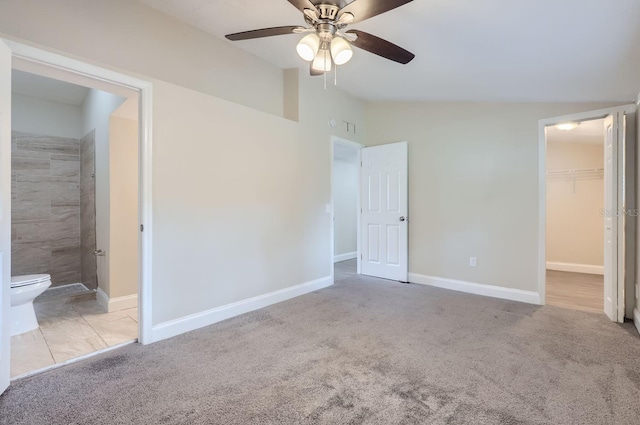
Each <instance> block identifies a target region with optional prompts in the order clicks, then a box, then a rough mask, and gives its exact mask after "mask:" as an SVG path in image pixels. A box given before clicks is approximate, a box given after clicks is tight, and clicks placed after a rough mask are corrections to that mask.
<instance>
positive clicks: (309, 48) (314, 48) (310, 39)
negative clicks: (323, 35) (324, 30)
mask: <svg viewBox="0 0 640 425" xmlns="http://www.w3.org/2000/svg"><path fill="white" fill-rule="evenodd" d="M319 48H320V38H319V37H318V36H317V35H316V34H308V35H305V36H304V37H303V38H302V40H300V42H299V43H298V46H296V51H297V52H298V55H299V56H300V57H301V58H302V59H304V60H306V61H307V62H311V61H312V60H313V59H314V58H315V57H316V54H317V53H318V49H319Z"/></svg>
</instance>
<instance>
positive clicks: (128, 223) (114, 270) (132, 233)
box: [107, 102, 139, 298]
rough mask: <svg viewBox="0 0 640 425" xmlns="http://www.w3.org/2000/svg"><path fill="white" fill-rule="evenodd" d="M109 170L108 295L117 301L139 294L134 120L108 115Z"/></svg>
mask: <svg viewBox="0 0 640 425" xmlns="http://www.w3.org/2000/svg"><path fill="white" fill-rule="evenodd" d="M135 103H136V104H137V102H135ZM123 106H124V105H123ZM116 114H117V111H116ZM109 167H110V173H109V179H110V184H109V187H110V196H111V202H110V205H109V207H110V214H109V219H110V226H109V245H110V255H109V279H110V280H109V288H108V292H107V295H108V296H109V298H118V297H124V296H128V295H134V294H137V293H138V271H139V269H138V264H139V261H138V252H139V250H138V235H139V230H138V225H139V218H138V121H137V120H132V119H128V118H122V117H119V116H117V115H115V114H114V115H112V116H111V120H110V123H109Z"/></svg>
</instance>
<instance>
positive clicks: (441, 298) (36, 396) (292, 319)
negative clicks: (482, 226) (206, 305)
mask: <svg viewBox="0 0 640 425" xmlns="http://www.w3.org/2000/svg"><path fill="white" fill-rule="evenodd" d="M351 267H352V265H351V263H346V264H343V265H340V266H339V270H338V271H337V273H336V277H337V279H338V282H337V284H336V285H334V286H332V287H330V288H327V289H324V290H322V291H318V292H315V293H312V294H308V295H306V296H303V297H299V298H297V299H293V300H290V301H287V302H284V303H281V304H277V305H274V306H271V307H269V308H265V309H263V310H260V311H256V312H253V313H249V314H246V315H243V316H241V317H237V318H234V319H231V320H227V321H225V322H222V323H219V324H217V325H214V326H210V327H208V328H205V329H202V330H199V331H195V332H191V333H189V334H187V335H182V336H179V337H176V338H173V339H170V340H167V341H163V342H160V343H157V344H154V345H151V346H146V347H143V346H140V345H132V346H128V347H125V348H122V349H120V350H117V351H115V352H111V353H107V354H104V355H100V356H97V357H95V358H92V359H91V360H88V361H84V362H81V363H78V364H75V365H71V366H68V367H65V368H62V369H58V370H55V371H52V372H49V373H46V374H42V375H39V376H36V377H33V378H28V379H25V380H22V381H19V382H16V383H14V384H13V385H12V387H11V389H10V390H9V392H8V393H7V394H5V395H4V396H2V397H1V398H0V423H2V424H7V425H8V424H11V425H16V424H29V425H38V424H47V425H51V424H56V425H57V424H91V425H98V424H110V425H111V424H243V425H244V424H320V423H326V424H334V423H336V424H360V423H363V424H581V425H586V424H599V425H600V424H625V425H626V424H640V338H639V337H638V335H637V333H636V332H635V330H634V328H633V327H632V326H630V325H622V326H620V325H616V324H613V323H610V322H609V321H608V320H607V319H606V318H605V317H604V316H603V315H597V314H591V313H584V312H578V311H571V310H565V309H560V308H557V307H542V308H540V307H536V306H532V305H526V304H520V303H515V302H508V301H501V300H497V299H491V298H484V297H479V296H473V295H467V294H462V293H456V292H451V291H446V290H441V289H436V288H430V287H424V286H418V285H406V284H401V283H393V282H388V281H383V280H378V279H372V278H364V277H354V276H353V274H352V270H351Z"/></svg>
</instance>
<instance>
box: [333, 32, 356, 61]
mask: <svg viewBox="0 0 640 425" xmlns="http://www.w3.org/2000/svg"><path fill="white" fill-rule="evenodd" d="M331 56H332V57H333V61H334V62H335V63H336V65H344V64H345V63H347V62H349V61H350V60H351V57H352V56H353V49H351V45H349V43H348V42H347V40H345V39H344V38H342V37H334V38H333V40H331Z"/></svg>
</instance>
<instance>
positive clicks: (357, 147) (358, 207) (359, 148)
mask: <svg viewBox="0 0 640 425" xmlns="http://www.w3.org/2000/svg"><path fill="white" fill-rule="evenodd" d="M335 143H337V144H339V145H343V146H346V147H349V148H352V149H355V150H356V152H357V154H358V159H357V161H358V163H361V162H362V149H363V148H365V147H366V146H365V145H363V144H361V143H358V142H354V141H351V140H347V139H343V138H341V137H338V136H331V140H330V144H331V146H330V149H329V150H330V155H331V173H330V174H331V178H330V183H331V251H330V252H331V279H333V278H334V262H333V259H334V257H335V245H334V244H335V237H336V235H335V203H334V199H333V197H334V195H335V194H334V193H333V154H334V144H335ZM360 180H361V177H360V168H358V194H357V195H356V211H357V214H356V215H357V231H356V238H357V240H358V244H357V256H356V261H357V264H358V266H357V273H358V274H361V272H362V263H361V255H360V253H361V252H362V251H361V247H360V243H361V241H360V211H361V208H362V204H361V199H360V197H361V196H360V188H361V186H362V182H361V181H360Z"/></svg>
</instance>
